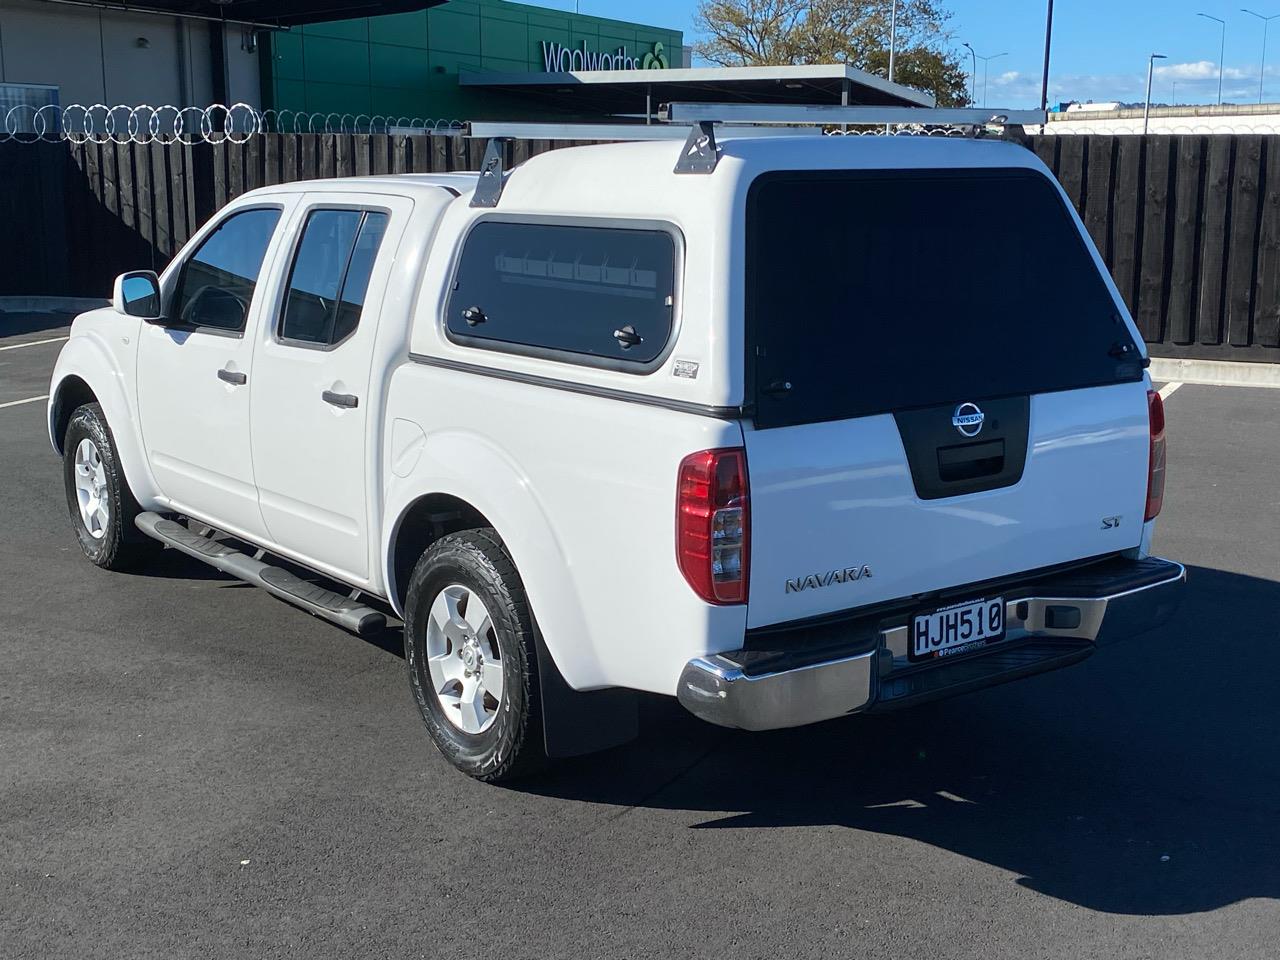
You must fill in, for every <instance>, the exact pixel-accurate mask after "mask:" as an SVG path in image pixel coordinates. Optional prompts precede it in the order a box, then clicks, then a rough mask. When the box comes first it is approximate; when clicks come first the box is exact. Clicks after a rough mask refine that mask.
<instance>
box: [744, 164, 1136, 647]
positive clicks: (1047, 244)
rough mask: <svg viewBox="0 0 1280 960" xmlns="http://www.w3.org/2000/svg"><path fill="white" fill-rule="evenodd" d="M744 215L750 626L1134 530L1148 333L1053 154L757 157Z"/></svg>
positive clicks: (1065, 554) (1050, 558)
mask: <svg viewBox="0 0 1280 960" xmlns="http://www.w3.org/2000/svg"><path fill="white" fill-rule="evenodd" d="M1011 156H1014V155H1011ZM1016 156H1019V157H1021V156H1023V155H1022V154H1017V155H1016ZM1027 156H1028V157H1029V155H1027ZM1023 162H1036V161H1034V159H1033V158H1031V159H1028V160H1026V161H1023ZM783 223H785V224H786V225H787V227H786V229H785V230H779V229H777V225H778V224H783ZM746 225H747V231H746V232H747V258H746V281H745V282H746V294H747V295H746V298H745V302H746V321H747V324H746V326H747V371H748V381H749V399H750V400H751V401H752V404H753V408H754V410H753V412H754V416H753V423H752V424H751V425H750V426H748V427H747V428H746V429H745V431H744V432H745V438H746V439H745V442H746V451H747V464H748V471H749V475H750V487H751V539H752V549H751V568H750V570H751V573H750V576H751V583H750V601H749V603H750V606H749V613H748V618H749V625H750V626H763V625H767V624H772V623H779V622H784V621H789V620H796V619H801V618H805V617H812V616H817V615H821V614H825V613H830V612H833V611H838V610H846V609H849V608H852V607H857V606H861V605H864V604H869V603H876V602H880V601H885V600H893V599H898V598H903V597H909V596H912V595H915V594H920V593H926V592H930V591H934V590H939V589H942V588H946V587H953V586H959V585H964V584H968V583H976V582H978V581H982V580H987V579H990V578H995V577H1001V576H1007V575H1011V574H1017V573H1020V572H1023V571H1030V570H1034V569H1037V568H1042V567H1047V566H1051V565H1055V564H1060V563H1065V562H1069V561H1074V560H1081V559H1085V558H1089V557H1094V556H1099V555H1103V554H1108V553H1114V552H1116V551H1119V550H1123V549H1126V548H1129V547H1134V546H1136V545H1138V544H1139V543H1140V541H1141V537H1142V526H1143V513H1144V506H1145V498H1146V483H1147V465H1148V463H1147V461H1148V453H1149V450H1148V447H1149V426H1148V413H1147V398H1146V392H1147V382H1146V377H1145V375H1144V372H1143V358H1142V350H1141V347H1140V346H1139V344H1140V341H1139V340H1138V338H1137V333H1136V329H1135V328H1134V327H1133V325H1132V321H1131V320H1130V319H1129V318H1128V314H1127V312H1126V311H1125V309H1124V306H1123V304H1122V303H1121V302H1120V301H1119V299H1118V297H1117V296H1116V293H1115V290H1114V287H1113V286H1112V285H1111V284H1110V281H1109V279H1108V278H1107V276H1106V274H1105V268H1104V267H1103V266H1102V264H1101V261H1100V259H1099V258H1098V257H1097V254H1096V251H1094V249H1093V247H1092V245H1091V243H1090V242H1089V241H1088V238H1087V235H1085V234H1084V232H1083V229H1082V227H1081V225H1080V222H1079V218H1078V217H1077V216H1076V215H1075V213H1074V211H1072V210H1071V209H1070V208H1069V207H1068V205H1067V204H1066V202H1065V199H1064V198H1063V196H1062V193H1061V190H1060V189H1059V188H1058V187H1057V185H1056V184H1054V183H1053V181H1052V180H1051V179H1050V178H1049V176H1048V175H1047V173H1046V172H1045V171H1043V170H1042V169H1031V168H1011V169H1005V168H991V169H982V170H971V169H948V170H943V169H939V170H911V171H903V170H893V171H884V170H859V171H787V172H778V173H769V174H765V175H763V176H761V177H759V178H757V179H756V181H755V182H754V183H753V184H752V187H751V189H750V192H749V194H748V198H747V208H746Z"/></svg>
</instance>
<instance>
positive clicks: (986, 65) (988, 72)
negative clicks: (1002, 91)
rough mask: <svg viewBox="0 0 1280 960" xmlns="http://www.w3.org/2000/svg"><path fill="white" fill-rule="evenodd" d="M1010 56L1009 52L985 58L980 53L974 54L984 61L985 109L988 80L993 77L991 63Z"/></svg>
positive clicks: (983, 102)
mask: <svg viewBox="0 0 1280 960" xmlns="http://www.w3.org/2000/svg"><path fill="white" fill-rule="evenodd" d="M969 49H970V50H972V49H973V48H972V47H970V48H969ZM1008 55H1009V54H1008V52H1007V51H1006V52H1005V53H993V54H991V56H989V57H984V56H983V55H982V54H980V53H975V54H974V56H975V57H977V58H978V59H979V60H981V61H982V105H983V106H984V107H985V106H986V105H987V80H988V79H990V77H991V61H992V60H998V59H999V58H1000V57H1007V56H1008Z"/></svg>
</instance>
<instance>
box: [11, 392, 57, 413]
mask: <svg viewBox="0 0 1280 960" xmlns="http://www.w3.org/2000/svg"><path fill="white" fill-rule="evenodd" d="M48 399H49V395H48V394H47V393H46V394H42V395H41V396H38V397H27V399H25V400H10V401H9V402H8V403H0V410H3V409H4V408H5V407H17V406H21V405H22V404H24V403H35V402H36V401H37V400H48Z"/></svg>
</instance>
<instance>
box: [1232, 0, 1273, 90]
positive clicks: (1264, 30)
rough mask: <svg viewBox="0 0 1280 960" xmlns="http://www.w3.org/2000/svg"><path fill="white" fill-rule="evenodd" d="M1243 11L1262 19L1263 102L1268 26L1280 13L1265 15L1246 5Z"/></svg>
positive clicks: (1260, 71)
mask: <svg viewBox="0 0 1280 960" xmlns="http://www.w3.org/2000/svg"><path fill="white" fill-rule="evenodd" d="M1240 12H1241V13H1247V14H1249V16H1251V17H1257V18H1258V19H1259V20H1261V21H1262V66H1261V67H1259V68H1258V102H1259V103H1261V102H1262V82H1263V81H1264V80H1265V79H1266V77H1267V27H1268V26H1269V25H1270V23H1271V21H1272V20H1274V19H1275V18H1276V17H1280V13H1273V14H1272V15H1271V16H1269V17H1264V16H1263V15H1262V14H1260V13H1254V12H1253V11H1252V10H1249V9H1247V8H1245V7H1241V8H1240Z"/></svg>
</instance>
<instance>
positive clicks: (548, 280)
mask: <svg viewBox="0 0 1280 960" xmlns="http://www.w3.org/2000/svg"><path fill="white" fill-rule="evenodd" d="M675 256H676V254H675V241H674V240H673V239H672V237H671V235H670V234H668V233H666V232H664V231H661V230H621V229H613V228H607V227H576V226H549V225H546V224H532V223H500V222H496V221H488V222H484V223H480V224H478V225H477V226H476V227H475V228H474V229H473V230H472V231H471V233H470V234H469V235H468V236H467V240H466V246H465V247H464V249H463V251H462V261H461V263H460V264H459V266H458V274H457V283H456V285H455V287H454V291H453V294H452V295H451V296H450V298H449V304H448V307H447V308H446V309H447V311H448V327H449V330H450V332H451V333H453V334H454V335H455V336H456V337H458V338H460V339H464V340H466V339H468V338H474V339H475V340H479V341H487V342H488V345H492V346H493V347H494V348H495V349H514V350H515V351H516V352H529V351H528V350H527V349H524V350H522V349H521V348H533V350H534V351H535V352H536V351H539V350H548V351H556V352H563V353H568V354H573V355H576V356H578V357H581V358H582V360H583V362H593V360H594V361H595V362H603V363H607V364H609V365H613V364H620V365H625V364H627V363H637V364H643V363H647V362H648V361H650V360H653V359H654V358H655V357H657V356H659V355H660V354H661V353H662V352H663V350H664V349H665V347H666V344H667V340H668V338H669V337H670V335H671V323H672V311H673V309H674V307H673V304H674V302H675ZM468 317H470V318H471V320H473V321H477V322H474V323H469V322H468ZM615 333H616V334H618V335H617V336H615Z"/></svg>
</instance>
